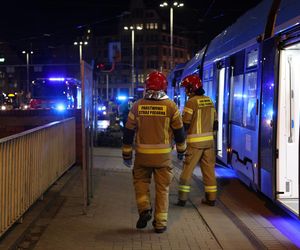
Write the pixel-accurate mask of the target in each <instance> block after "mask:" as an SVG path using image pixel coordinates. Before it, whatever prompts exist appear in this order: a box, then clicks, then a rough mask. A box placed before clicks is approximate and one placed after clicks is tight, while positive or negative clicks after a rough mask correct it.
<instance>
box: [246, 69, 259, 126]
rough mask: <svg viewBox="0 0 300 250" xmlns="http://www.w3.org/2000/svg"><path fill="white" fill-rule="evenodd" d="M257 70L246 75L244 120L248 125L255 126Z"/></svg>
mask: <svg viewBox="0 0 300 250" xmlns="http://www.w3.org/2000/svg"><path fill="white" fill-rule="evenodd" d="M256 85H257V72H256V71H255V72H250V73H247V74H246V75H245V86H244V96H243V97H244V110H243V122H244V125H245V126H247V127H249V126H250V127H255V121H256Z"/></svg>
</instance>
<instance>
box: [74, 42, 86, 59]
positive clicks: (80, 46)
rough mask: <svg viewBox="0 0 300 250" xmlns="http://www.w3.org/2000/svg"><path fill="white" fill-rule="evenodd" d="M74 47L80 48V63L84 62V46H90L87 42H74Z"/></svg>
mask: <svg viewBox="0 0 300 250" xmlns="http://www.w3.org/2000/svg"><path fill="white" fill-rule="evenodd" d="M74 45H76V46H77V45H78V46H79V62H81V60H82V45H88V42H87V41H79V42H74Z"/></svg>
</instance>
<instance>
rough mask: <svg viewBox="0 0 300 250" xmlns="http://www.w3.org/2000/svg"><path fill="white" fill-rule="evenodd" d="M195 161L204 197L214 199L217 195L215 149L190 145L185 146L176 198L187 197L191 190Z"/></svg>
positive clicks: (182, 198)
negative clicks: (201, 178) (199, 170)
mask: <svg viewBox="0 0 300 250" xmlns="http://www.w3.org/2000/svg"><path fill="white" fill-rule="evenodd" d="M197 163H199V164H200V168H201V172H202V176H203V183H204V190H205V196H206V199H207V200H210V201H214V200H215V199H216V196H217V181H216V176H215V163H216V156H215V151H214V149H213V148H193V147H191V146H190V145H188V147H187V152H186V155H185V160H184V164H183V170H182V173H181V175H180V181H179V191H178V198H179V199H180V200H183V201H186V200H187V199H188V194H189V192H190V190H191V186H190V180H191V177H192V174H193V171H194V169H195V167H196V165H197Z"/></svg>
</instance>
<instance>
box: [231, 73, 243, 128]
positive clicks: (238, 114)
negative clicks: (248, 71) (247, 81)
mask: <svg viewBox="0 0 300 250" xmlns="http://www.w3.org/2000/svg"><path fill="white" fill-rule="evenodd" d="M243 78H244V76H243V75H237V76H233V79H232V83H231V100H230V103H231V121H233V122H236V123H239V124H241V123H242V121H243V80H244V79H243Z"/></svg>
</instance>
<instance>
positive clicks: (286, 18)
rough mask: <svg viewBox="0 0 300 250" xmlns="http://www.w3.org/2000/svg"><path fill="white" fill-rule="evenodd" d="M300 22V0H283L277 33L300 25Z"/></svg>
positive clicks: (277, 19)
mask: <svg viewBox="0 0 300 250" xmlns="http://www.w3.org/2000/svg"><path fill="white" fill-rule="evenodd" d="M299 22H300V1H299V0H281V2H280V6H279V10H278V13H277V18H276V23H275V32H274V33H275V34H278V33H280V32H281V31H283V30H286V29H288V28H291V27H293V26H295V25H298V24H299Z"/></svg>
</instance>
